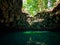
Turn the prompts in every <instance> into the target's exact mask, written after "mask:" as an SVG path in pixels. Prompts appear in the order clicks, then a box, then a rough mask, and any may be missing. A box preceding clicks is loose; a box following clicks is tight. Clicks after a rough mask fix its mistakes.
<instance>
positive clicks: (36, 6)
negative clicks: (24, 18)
mask: <svg viewBox="0 0 60 45" xmlns="http://www.w3.org/2000/svg"><path fill="white" fill-rule="evenodd" d="M26 1H27V2H26V3H25V4H24V5H23V8H27V11H28V13H29V14H30V15H31V16H34V15H36V14H37V13H38V12H41V11H42V10H44V9H47V8H50V7H53V5H54V2H55V1H56V0H26ZM48 1H49V2H50V3H51V4H49V5H50V7H48Z"/></svg>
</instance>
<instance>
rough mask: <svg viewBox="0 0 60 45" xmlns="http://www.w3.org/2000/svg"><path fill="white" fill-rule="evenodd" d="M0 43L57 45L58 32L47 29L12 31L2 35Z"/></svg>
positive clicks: (2, 44) (59, 34)
mask: <svg viewBox="0 0 60 45" xmlns="http://www.w3.org/2000/svg"><path fill="white" fill-rule="evenodd" d="M0 40H1V43H0V45H59V44H60V43H59V42H60V33H56V32H49V31H25V32H12V33H8V34H6V35H4V36H3V37H2V38H1V39H0Z"/></svg>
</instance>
